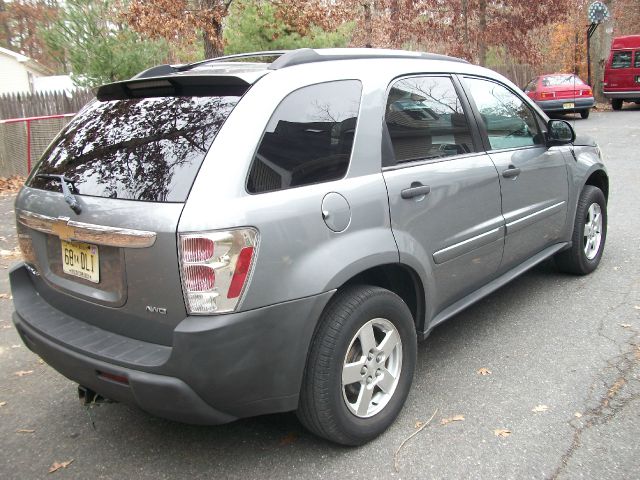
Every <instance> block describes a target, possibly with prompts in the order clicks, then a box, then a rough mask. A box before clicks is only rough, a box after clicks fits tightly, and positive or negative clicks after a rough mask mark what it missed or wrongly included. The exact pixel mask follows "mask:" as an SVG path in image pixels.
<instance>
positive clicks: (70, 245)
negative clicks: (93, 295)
mask: <svg viewBox="0 0 640 480" xmlns="http://www.w3.org/2000/svg"><path fill="white" fill-rule="evenodd" d="M60 243H61V250H62V271H63V272H64V273H67V274H69V275H74V276H76V277H80V278H84V279H85V280H89V281H90V282H93V283H100V257H99V254H98V247H97V246H96V245H91V244H89V243H80V242H66V241H64V240H60Z"/></svg>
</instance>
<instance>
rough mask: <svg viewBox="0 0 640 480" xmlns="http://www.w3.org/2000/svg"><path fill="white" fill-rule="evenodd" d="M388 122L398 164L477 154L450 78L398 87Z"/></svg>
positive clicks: (407, 81) (415, 80)
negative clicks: (471, 153) (474, 152)
mask: <svg viewBox="0 0 640 480" xmlns="http://www.w3.org/2000/svg"><path fill="white" fill-rule="evenodd" d="M385 122H386V125H387V130H388V132H389V137H390V138H391V144H392V146H393V152H394V154H395V160H396V163H401V162H410V161H413V160H427V159H433V158H442V157H449V156H452V155H460V154H464V153H469V152H473V151H474V147H473V138H472V136H471V131H470V129H469V123H468V122H467V118H466V116H465V114H464V110H463V109H462V104H461V103H460V98H459V97H458V94H457V92H456V89H455V88H454V86H453V82H452V81H451V79H450V78H448V77H412V78H406V79H403V80H399V81H398V82H396V83H394V84H393V86H392V87H391V90H390V91H389V98H388V99H387V108H386V113H385Z"/></svg>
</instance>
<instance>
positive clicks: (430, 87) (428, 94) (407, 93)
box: [388, 77, 463, 115]
mask: <svg viewBox="0 0 640 480" xmlns="http://www.w3.org/2000/svg"><path fill="white" fill-rule="evenodd" d="M403 100H404V101H412V102H414V103H415V104H416V105H418V104H421V105H422V106H424V107H425V108H428V109H429V110H431V111H432V112H433V113H436V114H437V115H445V114H453V113H463V111H462V106H461V105H460V99H459V98H458V95H457V94H456V92H455V90H454V89H453V88H452V85H451V81H450V80H444V79H443V78H439V77H434V78H409V79H406V80H401V81H399V82H397V83H396V84H395V85H394V86H393V88H392V89H391V92H390V95H389V102H388V103H389V104H392V103H393V102H394V101H403Z"/></svg>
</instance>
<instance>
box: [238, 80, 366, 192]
mask: <svg viewBox="0 0 640 480" xmlns="http://www.w3.org/2000/svg"><path fill="white" fill-rule="evenodd" d="M361 91H362V85H361V84H360V82H359V81H357V80H341V81H336V82H328V83H321V84H317V85H310V86H307V87H303V88H301V89H299V90H296V91H295V92H293V93H291V94H289V96H287V97H286V98H285V99H284V100H283V101H282V103H281V104H280V105H279V106H278V108H277V109H276V110H275V112H274V113H273V116H272V117H271V119H270V120H269V123H268V124H267V128H266V131H265V132H264V135H263V138H262V141H261V142H260V147H259V148H258V151H257V153H256V156H255V158H254V161H253V164H252V166H251V171H250V173H249V178H248V180H247V190H248V191H249V192H250V193H263V192H269V191H273V190H285V189H288V188H294V187H300V186H303V185H310V184H313V183H321V182H329V181H331V180H338V179H340V178H342V177H344V176H345V174H346V173H347V169H348V168H349V159H350V157H351V150H352V148H353V140H354V134H355V129H356V122H357V119H358V110H359V108H360V95H361Z"/></svg>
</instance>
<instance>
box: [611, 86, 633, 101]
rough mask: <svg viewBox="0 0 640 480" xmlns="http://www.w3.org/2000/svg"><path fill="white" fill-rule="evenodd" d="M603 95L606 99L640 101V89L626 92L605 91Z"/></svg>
mask: <svg viewBox="0 0 640 480" xmlns="http://www.w3.org/2000/svg"><path fill="white" fill-rule="evenodd" d="M602 95H604V96H605V98H621V99H622V100H633V101H638V100H640V88H639V89H637V90H629V91H625V92H611V91H609V92H607V91H603V92H602Z"/></svg>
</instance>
